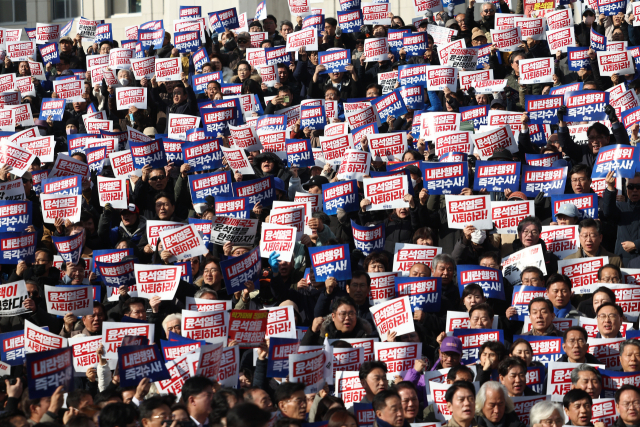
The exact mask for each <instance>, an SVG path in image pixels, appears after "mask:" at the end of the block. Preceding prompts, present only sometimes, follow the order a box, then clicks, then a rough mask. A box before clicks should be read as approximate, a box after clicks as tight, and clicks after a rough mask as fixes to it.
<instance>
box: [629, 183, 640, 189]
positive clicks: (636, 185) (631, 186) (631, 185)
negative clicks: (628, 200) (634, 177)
mask: <svg viewBox="0 0 640 427" xmlns="http://www.w3.org/2000/svg"><path fill="white" fill-rule="evenodd" d="M627 190H640V184H627Z"/></svg>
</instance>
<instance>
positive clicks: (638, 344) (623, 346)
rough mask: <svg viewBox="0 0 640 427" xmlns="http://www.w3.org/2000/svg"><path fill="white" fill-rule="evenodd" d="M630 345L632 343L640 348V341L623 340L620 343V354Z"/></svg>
mask: <svg viewBox="0 0 640 427" xmlns="http://www.w3.org/2000/svg"><path fill="white" fill-rule="evenodd" d="M628 345H632V346H635V347H638V348H639V349H640V341H638V340H626V341H622V343H620V354H622V352H623V351H624V348H625V347H626V346H628Z"/></svg>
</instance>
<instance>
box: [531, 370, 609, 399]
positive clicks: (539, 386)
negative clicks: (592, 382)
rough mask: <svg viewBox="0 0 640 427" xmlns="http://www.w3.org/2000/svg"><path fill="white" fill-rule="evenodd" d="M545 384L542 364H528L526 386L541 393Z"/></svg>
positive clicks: (544, 371)
mask: <svg viewBox="0 0 640 427" xmlns="http://www.w3.org/2000/svg"><path fill="white" fill-rule="evenodd" d="M600 372H602V371H600ZM546 384H547V370H546V369H545V367H544V366H529V367H528V368H527V387H529V388H530V389H531V390H533V392H534V393H537V394H540V395H541V394H543V392H544V387H545V385H546Z"/></svg>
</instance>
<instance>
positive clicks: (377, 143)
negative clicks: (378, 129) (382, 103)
mask: <svg viewBox="0 0 640 427" xmlns="http://www.w3.org/2000/svg"><path fill="white" fill-rule="evenodd" d="M394 94H396V92H392V93H390V94H389V95H387V96H390V95H394ZM397 96H398V99H400V98H399V97H400V95H399V94H398V95H397ZM400 102H402V101H400ZM384 120H386V118H385V119H384ZM367 139H368V141H369V150H370V152H371V156H372V158H373V160H374V161H375V160H378V161H379V160H380V159H382V161H387V162H388V161H390V160H400V159H401V158H402V155H403V154H404V152H405V151H406V148H407V134H406V132H391V133H387V134H382V135H369V136H368V137H367Z"/></svg>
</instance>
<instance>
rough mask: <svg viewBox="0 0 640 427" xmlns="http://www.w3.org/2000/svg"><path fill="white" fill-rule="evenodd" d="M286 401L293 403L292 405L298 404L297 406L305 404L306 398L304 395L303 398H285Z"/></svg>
mask: <svg viewBox="0 0 640 427" xmlns="http://www.w3.org/2000/svg"><path fill="white" fill-rule="evenodd" d="M287 403H293V404H294V405H298V406H302V405H305V406H306V405H307V398H306V397H305V398H304V399H301V398H299V397H296V398H295V399H289V400H287Z"/></svg>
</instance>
